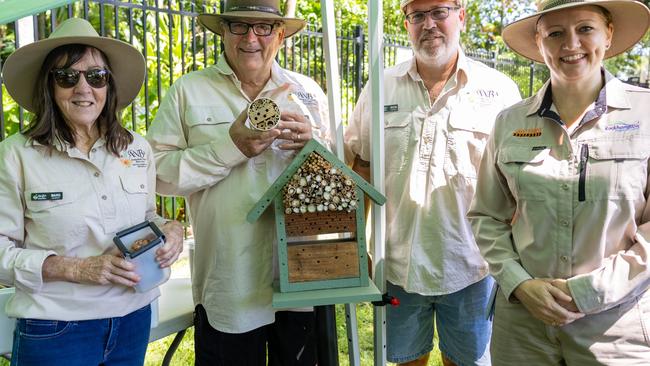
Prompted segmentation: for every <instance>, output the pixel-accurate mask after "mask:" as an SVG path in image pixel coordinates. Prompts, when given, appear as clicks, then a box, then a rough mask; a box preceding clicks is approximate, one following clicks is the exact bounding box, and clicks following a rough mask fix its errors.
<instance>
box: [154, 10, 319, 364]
mask: <svg viewBox="0 0 650 366" xmlns="http://www.w3.org/2000/svg"><path fill="white" fill-rule="evenodd" d="M279 9H280V6H279V0H228V1H227V2H226V6H225V11H224V12H222V13H221V14H202V15H200V16H199V18H198V19H199V22H200V23H201V24H202V25H203V26H205V27H206V28H207V29H209V30H211V31H213V32H214V33H216V34H218V35H220V36H221V40H222V41H223V45H224V52H223V54H222V55H221V56H220V58H219V60H218V62H217V64H216V65H213V66H210V67H206V68H205V69H203V70H200V71H195V72H191V73H189V74H187V75H185V76H183V77H181V78H180V79H178V80H177V81H176V82H175V83H174V85H173V86H172V87H171V88H170V90H169V91H168V92H167V95H166V96H165V99H164V100H163V102H162V103H161V106H160V108H159V110H158V113H157V115H156V118H155V120H154V122H153V123H152V125H151V128H150V130H149V132H148V134H147V138H148V140H149V141H150V143H151V145H152V147H153V150H154V154H155V158H156V164H157V168H158V181H157V191H158V192H159V193H161V194H166V195H175V196H185V197H187V202H188V203H189V210H190V216H191V222H192V228H193V231H194V239H195V252H194V257H193V269H192V287H193V288H192V289H193V295H194V303H195V305H196V312H195V339H194V340H195V353H196V355H195V358H196V365H210V366H214V365H224V366H233V365H260V366H262V365H265V364H266V360H267V350H268V364H269V365H304V366H313V365H315V364H316V347H315V334H314V315H313V311H312V309H311V308H310V309H301V310H303V311H281V312H276V311H275V310H274V309H273V308H272V307H271V300H272V295H273V289H272V283H273V278H274V273H273V272H274V270H273V263H275V259H274V253H273V252H274V250H273V247H274V240H275V225H274V222H273V217H272V216H267V217H265V218H264V217H263V218H262V219H261V220H258V221H257V223H255V224H250V223H248V222H247V221H246V215H247V213H248V211H249V210H250V209H251V208H252V207H253V206H254V205H255V203H256V202H257V201H258V200H259V198H260V197H262V195H263V194H264V192H265V191H266V190H267V189H268V188H269V187H270V185H271V184H272V183H273V182H274V181H275V179H276V178H277V177H278V176H279V175H280V173H281V172H282V171H283V170H284V168H286V167H287V166H288V165H289V163H290V162H291V161H292V159H293V157H294V156H295V153H296V150H299V149H301V148H302V147H303V146H304V145H305V143H306V142H307V141H309V140H310V139H311V138H316V139H319V140H321V142H326V141H327V139H328V131H327V127H326V126H327V124H326V123H327V122H326V121H327V120H328V118H327V99H326V97H325V94H324V93H323V91H322V89H321V88H320V87H319V86H318V85H317V84H316V83H315V82H314V81H313V80H312V79H310V78H308V77H306V76H303V75H300V74H297V73H294V72H290V71H288V70H285V69H282V68H281V67H280V65H278V63H277V62H275V61H274V60H275V57H276V55H277V53H278V50H279V48H280V46H281V45H282V43H283V41H284V39H286V38H288V37H291V36H292V35H294V34H296V33H297V32H299V31H300V30H301V29H302V28H303V27H304V26H305V22H304V21H303V20H300V19H292V18H286V17H283V16H282V15H281V13H280V11H279ZM261 97H265V98H271V99H273V100H274V101H275V103H276V104H277V105H278V106H279V108H280V111H281V112H282V114H281V119H280V122H279V124H278V126H277V127H274V128H271V129H268V130H255V129H254V128H253V127H252V126H251V125H250V122H249V123H248V125H247V122H246V120H247V117H248V116H247V107H248V106H249V104H251V102H252V101H254V100H256V99H258V98H261Z"/></svg>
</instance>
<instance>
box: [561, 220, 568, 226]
mask: <svg viewBox="0 0 650 366" xmlns="http://www.w3.org/2000/svg"><path fill="white" fill-rule="evenodd" d="M560 225H562V226H569V222H568V221H567V220H562V221H560Z"/></svg>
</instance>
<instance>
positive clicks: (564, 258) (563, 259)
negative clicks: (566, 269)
mask: <svg viewBox="0 0 650 366" xmlns="http://www.w3.org/2000/svg"><path fill="white" fill-rule="evenodd" d="M560 259H561V260H562V262H568V261H569V257H567V256H566V255H563V256H561V257H560Z"/></svg>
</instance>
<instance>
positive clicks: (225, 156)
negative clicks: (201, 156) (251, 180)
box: [210, 134, 248, 167]
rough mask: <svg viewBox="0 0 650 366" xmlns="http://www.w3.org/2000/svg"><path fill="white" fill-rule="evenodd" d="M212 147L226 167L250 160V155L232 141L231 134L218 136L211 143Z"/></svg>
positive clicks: (217, 157) (218, 159)
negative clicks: (245, 153)
mask: <svg viewBox="0 0 650 366" xmlns="http://www.w3.org/2000/svg"><path fill="white" fill-rule="evenodd" d="M210 147H211V149H212V152H213V153H214V155H215V157H216V159H217V161H219V162H221V163H222V164H223V165H224V166H226V167H233V166H235V165H238V164H240V163H243V162H245V161H246V160H248V157H247V156H246V155H244V153H242V152H241V151H240V150H239V148H238V147H237V145H235V143H234V142H233V141H232V138H230V134H224V135H222V136H219V137H217V138H216V139H215V140H214V141H212V142H211V143H210Z"/></svg>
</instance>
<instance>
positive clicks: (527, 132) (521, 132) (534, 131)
mask: <svg viewBox="0 0 650 366" xmlns="http://www.w3.org/2000/svg"><path fill="white" fill-rule="evenodd" d="M512 136H514V137H539V136H542V129H541V128H525V129H524V128H520V129H518V130H515V131H514V132H513V133H512Z"/></svg>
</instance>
